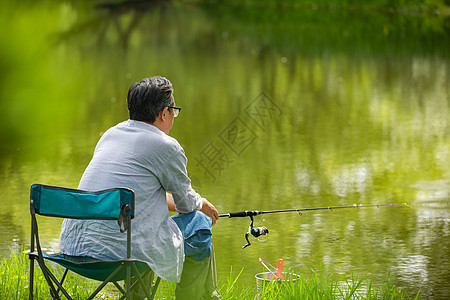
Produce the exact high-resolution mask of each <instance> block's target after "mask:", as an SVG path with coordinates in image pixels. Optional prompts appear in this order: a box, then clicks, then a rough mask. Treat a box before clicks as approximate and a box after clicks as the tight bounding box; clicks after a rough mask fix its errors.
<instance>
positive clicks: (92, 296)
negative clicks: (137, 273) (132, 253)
mask: <svg viewBox="0 0 450 300" xmlns="http://www.w3.org/2000/svg"><path fill="white" fill-rule="evenodd" d="M122 268H123V265H121V266H120V267H118V268H117V269H115V270H114V272H112V273H111V274H110V275H109V276H108V278H106V279H105V280H104V281H103V282H102V283H101V284H100V285H99V286H98V287H97V289H96V290H95V291H94V292H93V293H92V294H91V295H90V296H89V297H88V298H87V299H86V300H92V299H94V297H95V296H96V295H97V294H98V293H99V292H100V291H101V290H102V289H103V288H104V287H105V285H106V284H107V283H108V282H111V279H113V278H114V276H116V274H117V273H119V271H120V270H122Z"/></svg>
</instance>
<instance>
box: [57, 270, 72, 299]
mask: <svg viewBox="0 0 450 300" xmlns="http://www.w3.org/2000/svg"><path fill="white" fill-rule="evenodd" d="M67 272H69V269H67V268H66V269H65V270H64V273H63V274H62V276H61V279H60V280H59V285H58V288H57V289H56V293H57V294H59V291H60V290H61V288H60V286H61V287H62V285H63V283H64V280H66V276H67Z"/></svg>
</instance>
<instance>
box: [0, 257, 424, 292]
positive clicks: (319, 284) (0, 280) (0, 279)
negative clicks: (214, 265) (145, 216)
mask: <svg viewBox="0 0 450 300" xmlns="http://www.w3.org/2000/svg"><path fill="white" fill-rule="evenodd" d="M53 268H55V270H56V273H58V274H62V272H63V270H62V268H61V267H59V266H56V265H54V266H53ZM35 270H36V271H35V299H48V298H49V290H48V288H47V284H46V282H45V279H44V277H43V275H42V272H41V271H40V269H39V267H36V268H35ZM243 270H244V269H242V270H241V271H240V272H239V273H238V274H237V275H235V274H233V270H232V269H231V270H230V274H229V275H228V276H227V277H226V278H219V291H220V293H221V295H222V296H223V299H249V300H250V299H251V300H253V299H283V300H284V299H339V300H341V299H348V300H350V299H369V300H372V299H411V298H410V297H409V296H408V295H407V294H406V293H405V292H403V291H401V290H399V289H398V288H397V287H396V286H395V284H393V283H392V282H391V281H390V274H388V278H387V280H386V282H385V283H384V284H383V285H381V286H380V287H378V288H374V286H373V285H372V283H371V282H370V281H368V282H367V281H366V280H365V276H363V277H362V278H358V277H357V276H352V278H351V279H349V280H347V281H338V280H336V279H335V278H334V277H335V276H334V274H328V272H322V271H320V272H316V271H314V270H312V275H309V276H306V275H305V274H299V275H297V276H296V277H297V280H291V279H292V278H293V276H292V275H291V274H293V273H290V274H287V275H286V279H287V280H286V281H283V282H274V281H271V282H269V281H265V282H263V281H262V280H261V282H260V284H259V292H258V293H257V288H256V284H255V285H254V286H249V287H247V288H242V287H239V286H238V281H239V277H240V276H241V274H242V272H243ZM28 281H29V260H28V257H27V256H26V255H25V254H22V253H20V254H12V255H11V256H10V257H9V258H3V259H2V260H1V265H0V299H28V289H29V282H28ZM96 285H97V282H95V281H92V280H87V279H85V278H82V277H81V276H78V275H76V274H74V275H72V276H70V277H68V278H67V279H66V282H65V286H66V288H67V290H68V291H69V293H70V294H71V295H73V298H74V299H85V298H87V296H88V295H89V292H91V291H93V290H94V289H95V287H96ZM174 289H175V284H174V283H172V282H166V281H161V284H160V286H159V288H158V292H157V295H156V297H155V298H156V299H175V297H174ZM118 298H119V297H118V292H117V290H116V289H115V287H114V286H113V285H108V286H107V287H106V288H105V289H104V290H103V291H102V292H101V293H100V294H99V295H98V296H97V298H96V299H118ZM413 299H420V295H419V293H417V295H416V296H415V298H413Z"/></svg>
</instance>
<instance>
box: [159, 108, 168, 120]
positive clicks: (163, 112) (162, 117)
mask: <svg viewBox="0 0 450 300" xmlns="http://www.w3.org/2000/svg"><path fill="white" fill-rule="evenodd" d="M168 112H169V108H168V107H164V109H163V110H162V111H160V112H159V117H160V118H161V120H162V121H166V118H167V113H168Z"/></svg>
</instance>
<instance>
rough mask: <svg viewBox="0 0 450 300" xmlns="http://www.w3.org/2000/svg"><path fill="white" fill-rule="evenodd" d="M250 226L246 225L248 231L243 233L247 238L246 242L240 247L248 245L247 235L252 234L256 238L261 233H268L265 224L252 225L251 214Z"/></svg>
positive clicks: (251, 218)
mask: <svg viewBox="0 0 450 300" xmlns="http://www.w3.org/2000/svg"><path fill="white" fill-rule="evenodd" d="M249 217H250V220H251V221H250V226H249V227H248V231H247V233H246V234H245V239H246V240H247V244H245V245H244V246H242V249H245V248H246V247H248V246H250V245H251V244H250V241H249V240H248V236H249V235H252V236H254V237H255V238H258V237H260V236H262V235H267V234H269V229H267V227H265V226H261V227H253V216H252V215H250V216H249Z"/></svg>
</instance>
